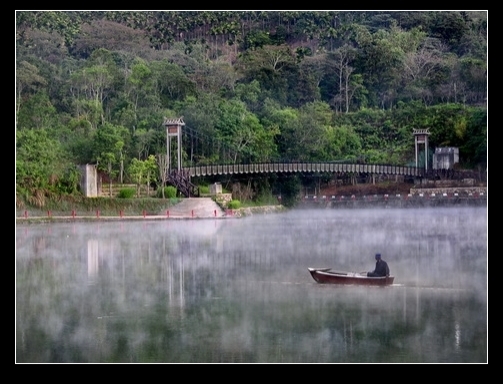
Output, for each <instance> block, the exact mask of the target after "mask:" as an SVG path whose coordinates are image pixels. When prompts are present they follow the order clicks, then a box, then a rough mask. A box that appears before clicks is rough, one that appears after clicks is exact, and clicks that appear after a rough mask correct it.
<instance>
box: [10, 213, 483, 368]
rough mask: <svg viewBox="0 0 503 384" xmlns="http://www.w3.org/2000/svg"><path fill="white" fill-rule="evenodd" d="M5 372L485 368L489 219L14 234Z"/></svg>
mask: <svg viewBox="0 0 503 384" xmlns="http://www.w3.org/2000/svg"><path fill="white" fill-rule="evenodd" d="M375 253H381V255H382V258H383V259H384V260H386V261H387V262H388V265H389V267H390V270H391V274H392V275H393V276H395V284H394V285H393V286H390V287H355V286H334V285H320V284H317V283H316V282H315V281H314V280H313V279H312V277H311V276H310V274H309V272H308V270H307V268H308V267H329V268H333V269H335V270H344V271H353V272H359V271H370V270H372V269H373V268H374V266H375V260H374V254H375ZM16 361H17V362H18V363H25V362H33V363H36V362H44V363H59V362H75V363H87V362H99V363H206V362H208V363H377V362H389V363H410V362H412V363H453V362H454V363H457V362H459V363H486V362H487V208H485V207H474V208H471V207H462V208H459V209H458V208H453V207H446V208H435V209H374V210H360V209H348V210H339V209H329V210H321V209H316V210H294V211H288V212H284V213H278V214H271V215H263V216H262V215H257V216H251V217H246V218H241V219H229V220H222V219H205V220H199V219H194V220H191V219H189V220H164V221H147V220H146V221H132V222H128V221H124V222H115V223H109V222H102V223H79V222H74V223H50V224H37V225H33V224H22V225H19V224H18V225H17V228H16Z"/></svg>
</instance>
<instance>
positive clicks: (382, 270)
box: [372, 259, 389, 276]
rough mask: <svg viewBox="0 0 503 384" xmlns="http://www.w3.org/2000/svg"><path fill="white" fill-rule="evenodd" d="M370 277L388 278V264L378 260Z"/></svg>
mask: <svg viewBox="0 0 503 384" xmlns="http://www.w3.org/2000/svg"><path fill="white" fill-rule="evenodd" d="M372 276H389V267H388V263H386V262H385V261H384V260H382V259H380V260H377V261H376V268H375V269H374V271H373V272H372Z"/></svg>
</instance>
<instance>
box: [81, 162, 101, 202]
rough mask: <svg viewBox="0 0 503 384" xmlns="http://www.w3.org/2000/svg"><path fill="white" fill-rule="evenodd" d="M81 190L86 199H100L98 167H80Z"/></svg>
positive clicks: (88, 165)
mask: <svg viewBox="0 0 503 384" xmlns="http://www.w3.org/2000/svg"><path fill="white" fill-rule="evenodd" d="M80 189H81V191H82V193H83V194H84V196H86V197H98V172H97V170H96V165H94V164H85V165H81V166H80Z"/></svg>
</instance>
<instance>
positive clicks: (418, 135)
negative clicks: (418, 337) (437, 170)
mask: <svg viewBox="0 0 503 384" xmlns="http://www.w3.org/2000/svg"><path fill="white" fill-rule="evenodd" d="M413 133H414V138H415V149H416V168H417V166H418V160H417V158H418V151H417V150H418V146H419V144H424V170H425V172H428V135H429V134H430V130H429V128H425V129H413Z"/></svg>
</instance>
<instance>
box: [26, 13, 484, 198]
mask: <svg viewBox="0 0 503 384" xmlns="http://www.w3.org/2000/svg"><path fill="white" fill-rule="evenodd" d="M16 27H17V28H16V194H17V196H18V197H23V198H24V199H35V200H37V199H42V198H43V196H48V195H50V194H75V193H76V192H77V191H78V181H79V178H78V171H77V165H78V164H85V163H95V164H97V165H98V169H99V170H100V171H102V172H103V173H104V174H106V175H107V177H108V180H110V182H111V181H112V180H117V181H119V182H126V181H127V182H131V183H134V184H136V185H137V192H138V191H139V188H140V186H141V185H146V186H147V188H150V186H151V185H153V184H156V185H158V186H159V187H161V188H160V189H161V190H164V189H163V188H162V187H163V186H164V181H163V180H162V178H161V177H160V175H162V170H163V169H165V168H166V164H165V159H164V162H163V159H162V156H161V155H162V154H165V153H166V132H165V130H164V127H163V125H162V123H163V121H164V118H165V117H169V118H174V117H179V116H183V119H184V121H185V123H186V127H185V129H186V130H187V132H188V131H190V132H192V133H193V135H194V136H195V137H198V138H200V140H198V141H196V140H193V139H188V140H187V142H186V143H184V145H183V148H184V153H183V161H184V164H211V163H224V162H233V163H242V162H268V161H279V160H282V161H285V160H288V161H320V160H323V161H336V160H351V161H354V160H357V159H358V160H361V159H364V161H367V162H372V163H386V164H410V163H412V162H413V161H414V150H415V149H414V137H413V135H412V130H413V129H417V128H429V129H430V132H431V135H430V147H431V149H432V150H433V149H434V148H436V147H459V149H460V163H461V164H462V166H463V167H466V168H472V167H481V168H483V169H485V167H486V158H487V111H486V95H487V12H479V11H466V12H464V11H461V12H460V11H452V12H451V11H441V12H439V11H430V12H423V11H421V12H419V11H401V12H384V11H375V12H357V11H354V12H350V11H324V12H308V11H278V12H258V11H243V12H241V11H214V12H212V11H204V12H196V11H185V12H181V11H94V12H90V11H18V12H16ZM194 136H193V137H194ZM205 138H211V143H212V144H211V145H210V144H209V143H210V140H205ZM205 142H206V143H207V145H201V143H205ZM214 143H218V144H217V145H215V144H214ZM216 146H218V147H219V150H216V149H215V147H216ZM221 148H225V149H226V150H225V151H222V150H221ZM169 161H172V160H171V159H169ZM285 182H286V181H285ZM289 182H290V181H288V182H286V183H287V184H288V183H289ZM110 188H111V184H110ZM282 189H283V191H282V195H283V196H284V198H285V199H291V198H292V196H294V192H295V190H296V187H294V186H291V188H290V187H289V186H287V185H286V184H285V185H284V186H283V187H282Z"/></svg>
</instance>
